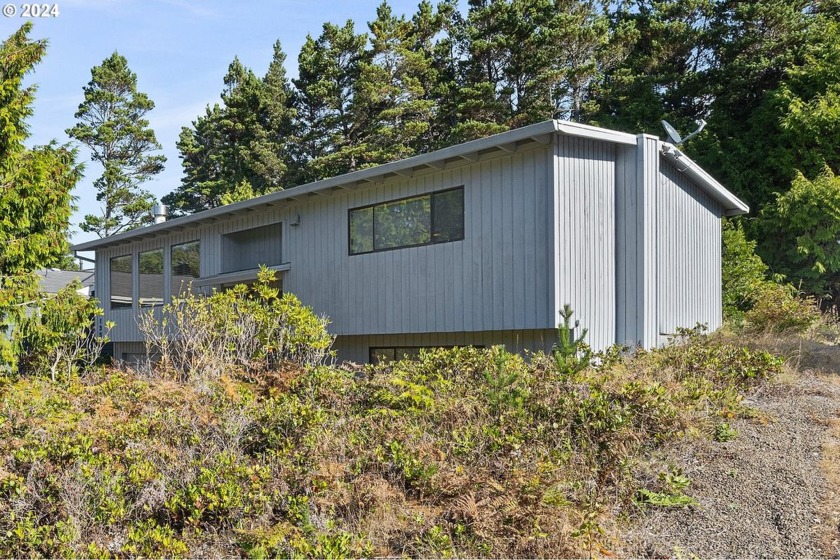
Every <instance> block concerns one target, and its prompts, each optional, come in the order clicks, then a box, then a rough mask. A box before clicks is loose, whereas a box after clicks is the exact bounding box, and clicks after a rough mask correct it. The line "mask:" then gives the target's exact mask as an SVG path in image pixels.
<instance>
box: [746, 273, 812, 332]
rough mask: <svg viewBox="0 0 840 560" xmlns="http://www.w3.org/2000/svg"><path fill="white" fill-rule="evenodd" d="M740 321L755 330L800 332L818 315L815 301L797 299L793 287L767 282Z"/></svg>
mask: <svg viewBox="0 0 840 560" xmlns="http://www.w3.org/2000/svg"><path fill="white" fill-rule="evenodd" d="M744 319H745V321H746V325H747V326H748V327H749V328H751V329H753V330H757V331H763V332H765V331H769V332H785V331H791V332H798V333H801V332H805V331H807V330H808V329H809V328H811V326H813V325H815V324H816V323H817V322H819V321H820V319H821V314H820V310H819V308H818V307H817V305H816V302H815V301H814V300H813V299H812V298H803V297H801V296H800V295H799V294H798V293H797V292H796V290H795V289H794V288H793V286H791V285H782V284H774V283H768V284H766V285H764V286H763V287H762V289H761V290H760V291H759V292H758V293H757V294H756V297H755V301H754V303H753V305H752V308H751V309H750V310H749V311H747V312H746V313H745V314H744Z"/></svg>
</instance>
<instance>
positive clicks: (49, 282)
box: [35, 268, 95, 297]
mask: <svg viewBox="0 0 840 560" xmlns="http://www.w3.org/2000/svg"><path fill="white" fill-rule="evenodd" d="M35 274H37V275H38V277H39V282H40V284H41V291H42V292H46V293H48V294H57V293H58V292H59V291H60V290H62V289H63V288H66V287H67V286H69V285H70V284H71V283H72V282H73V280H78V281H79V282H80V283H81V284H82V287H81V288H80V289H78V290H76V291H77V292H79V293H80V294H81V295H83V296H88V297H91V296H93V295H94V294H93V289H94V283H95V278H94V272H93V271H92V270H61V269H58V268H46V269H43V270H37V271H35Z"/></svg>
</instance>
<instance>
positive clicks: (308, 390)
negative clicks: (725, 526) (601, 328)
mask: <svg viewBox="0 0 840 560" xmlns="http://www.w3.org/2000/svg"><path fill="white" fill-rule="evenodd" d="M552 364H553V362H552V360H550V359H548V358H545V357H540V356H535V357H533V359H532V361H531V362H530V363H526V362H524V361H523V360H521V359H520V358H518V357H515V356H509V355H505V354H504V353H503V351H502V350H500V349H498V348H494V349H487V350H476V349H452V350H441V351H435V352H431V353H428V354H426V355H425V356H423V358H422V359H421V360H420V361H418V362H401V363H397V364H392V365H387V366H380V367H376V368H373V367H367V368H361V369H355V370H348V369H343V368H334V367H319V368H302V367H299V366H294V365H291V364H281V366H280V367H278V369H277V370H276V371H272V372H269V373H266V374H264V375H253V374H251V376H250V377H237V376H235V375H221V376H219V377H218V379H215V380H212V381H210V382H207V380H202V381H201V383H200V384H197V385H192V384H190V383H184V382H176V381H173V380H172V379H171V378H155V377H152V378H141V377H138V376H136V375H133V374H131V373H129V372H122V371H103V372H98V373H91V374H89V375H87V376H86V377H83V378H80V379H74V380H71V381H70V382H68V383H67V384H65V385H57V384H53V383H49V382H46V381H44V380H40V379H17V380H12V379H6V380H1V382H0V400H2V403H0V415H2V420H3V421H2V422H0V457H4V459H2V460H0V498H2V499H0V531H2V534H12V535H14V538H13V539H9V540H7V541H5V542H0V554H1V555H3V556H39V555H41V556H62V555H71V556H97V557H109V556H152V557H154V556H173V557H178V556H207V555H210V556H231V555H246V556H291V555H294V556H303V557H347V556H422V557H427V556H430V557H456V556H457V557H461V556H472V557H502V556H504V557H580V556H590V555H595V556H600V555H607V554H609V553H610V552H611V551H612V550H615V549H616V548H617V547H618V545H619V544H620V543H618V542H617V538H618V535H619V532H618V526H619V524H620V521H621V519H622V518H623V517H624V516H627V515H628V514H629V513H630V512H633V511H636V510H637V508H638V507H639V505H638V503H637V501H638V500H639V494H638V491H639V490H641V489H643V488H644V489H646V490H648V491H650V492H654V493H658V494H657V495H658V496H661V497H662V498H661V499H665V500H667V499H669V496H670V497H671V498H675V497H677V498H678V497H679V496H678V495H677V494H678V492H677V494H675V492H676V491H675V490H674V488H673V487H672V486H673V485H672V483H671V482H668V481H669V480H670V479H669V478H668V477H664V478H663V476H660V475H661V474H663V473H662V472H661V471H662V470H663V469H664V470H667V468H668V467H667V466H662V465H660V466H659V467H657V466H656V465H654V464H650V465H647V467H645V465H646V461H648V457H649V456H650V453H651V452H652V451H653V450H655V449H657V448H659V447H660V446H662V445H663V444H664V443H666V442H668V441H673V440H674V439H675V438H681V437H686V435H687V434H693V436H694V437H707V438H708V437H711V436H712V434H713V433H714V429H715V426H716V425H717V424H719V423H720V422H721V421H722V420H723V419H725V418H728V417H732V416H739V415H744V414H747V413H748V412H749V411H748V409H746V408H745V407H743V406H742V405H741V398H742V395H743V391H744V390H746V389H747V388H749V387H755V386H758V385H760V384H762V383H764V380H765V379H766V378H768V377H769V376H772V375H776V374H778V373H779V371H780V370H779V367H778V366H779V364H778V362H777V361H776V360H774V359H773V358H772V357H770V356H768V355H766V354H763V353H761V352H750V351H744V350H742V349H741V348H739V347H736V346H733V345H732V344H729V343H728V342H727V341H725V340H722V339H720V338H706V337H698V336H691V337H689V338H688V340H687V341H686V343H685V344H684V345H682V346H678V347H674V348H669V349H665V350H660V351H656V352H650V353H645V352H641V353H639V354H637V355H635V356H633V357H628V356H624V357H620V356H618V355H609V356H605V357H604V358H603V360H602V362H601V364H602V365H601V366H599V368H597V369H589V370H586V371H583V372H581V373H580V374H575V375H573V376H561V375H559V374H558V373H557V371H555V370H554V369H553V365H552ZM646 469H647V470H646ZM645 472H646V473H647V474H644V473H645ZM53 473H54V474H55V476H54V477H53V478H50V477H51V475H52V474H53ZM664 474H669V473H664ZM671 475H673V473H670V474H669V476H671ZM39 481H47V482H46V483H44V482H39ZM648 507H653V506H648Z"/></svg>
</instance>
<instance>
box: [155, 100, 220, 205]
mask: <svg viewBox="0 0 840 560" xmlns="http://www.w3.org/2000/svg"><path fill="white" fill-rule="evenodd" d="M221 118H222V108H221V107H219V105H218V104H216V105H214V106H213V107H209V106H208V107H207V108H206V109H205V113H204V115H202V116H200V117H198V118H197V119H196V120H194V121H193V122H192V127H191V128H188V127H183V128H181V134H180V135H179V136H178V141H177V142H176V146H177V147H178V151H179V152H180V154H181V156H180V157H181V165H182V167H183V170H184V176H183V177H182V178H181V185H180V186H179V187H178V188H177V189H176V190H175V191H173V192H171V193H169V194H167V195H166V196H164V197H163V199H162V201H163V203H164V204H166V205H168V206H169V207H170V210H171V212H172V214H173V215H174V216H177V215H179V214H185V213H192V212H200V211H201V210H206V209H208V208H214V207H216V206H218V205H219V203H218V201H219V200H220V197H221V196H222V195H223V194H224V193H225V192H226V191H227V188H228V187H227V185H228V183H227V181H226V178H225V173H224V171H225V170H224V168H223V163H224V155H223V154H224V153H225V141H224V136H223V135H222V133H221V130H220V129H219V127H218V126H217V123H218V122H219V121H220V120H221Z"/></svg>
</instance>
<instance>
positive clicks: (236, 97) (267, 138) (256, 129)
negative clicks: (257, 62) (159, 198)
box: [163, 42, 295, 213]
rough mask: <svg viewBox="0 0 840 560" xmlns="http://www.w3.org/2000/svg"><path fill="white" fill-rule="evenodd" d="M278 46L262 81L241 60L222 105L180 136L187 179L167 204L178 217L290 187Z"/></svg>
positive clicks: (287, 107) (287, 102)
mask: <svg viewBox="0 0 840 560" xmlns="http://www.w3.org/2000/svg"><path fill="white" fill-rule="evenodd" d="M285 60H286V55H285V53H284V52H283V50H282V48H281V46H280V43H279V42H276V43H275V44H274V56H273V58H272V61H271V63H270V65H269V68H268V72H267V73H266V75H265V76H264V77H263V78H259V77H258V76H257V75H256V74H255V73H254V72H253V71H252V70H251V69H250V68H247V67H246V66H244V65H243V64H242V63H241V62H240V61H239V59H238V58H235V59H234V61H233V62H232V63H231V64H230V66H229V67H228V72H227V74H226V75H225V77H224V84H225V87H224V90H223V91H222V95H221V97H222V102H223V105H218V104H216V105H214V106H213V107H212V108H211V107H207V109H206V111H205V114H204V115H203V116H201V117H199V118H198V119H197V120H195V121H193V123H192V127H191V128H189V127H184V128H183V129H182V130H181V135H180V136H179V139H178V142H177V146H178V150H179V151H180V152H181V160H182V165H183V168H184V177H183V178H182V180H181V185H180V186H179V187H178V189H176V190H175V191H174V192H172V193H170V194H168V195H166V196H165V197H164V198H163V202H164V203H166V204H169V205H170V206H172V208H173V209H174V210H175V212H176V213H190V212H199V211H201V210H206V209H208V208H215V207H217V206H219V205H221V204H224V202H223V201H224V200H231V197H233V198H236V199H239V197H241V196H243V193H250V194H251V195H252V196H259V195H262V194H266V193H269V192H273V191H276V190H280V189H282V188H284V187H285V186H287V185H288V184H289V182H290V180H289V177H288V170H289V163H290V157H291V156H290V154H289V150H290V148H289V145H290V143H292V142H293V140H294V114H295V112H294V109H293V108H292V91H291V86H290V85H289V82H288V79H287V78H286V68H285Z"/></svg>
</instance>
